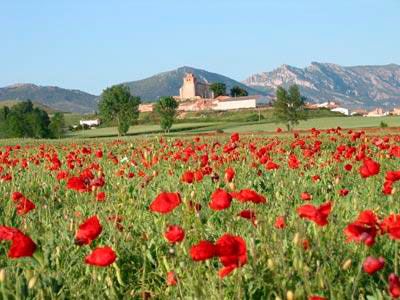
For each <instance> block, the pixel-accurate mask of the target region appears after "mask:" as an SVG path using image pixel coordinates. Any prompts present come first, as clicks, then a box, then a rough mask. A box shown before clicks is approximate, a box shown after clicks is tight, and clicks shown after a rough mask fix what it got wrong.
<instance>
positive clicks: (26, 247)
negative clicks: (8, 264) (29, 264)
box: [0, 226, 36, 258]
mask: <svg viewBox="0 0 400 300" xmlns="http://www.w3.org/2000/svg"><path fill="white" fill-rule="evenodd" d="M2 240H6V241H11V247H10V249H9V251H8V254H7V255H8V257H9V258H20V257H31V256H32V255H33V253H34V252H35V251H36V244H35V243H34V242H33V241H32V240H31V238H30V237H28V236H26V235H25V234H23V233H22V232H21V231H19V230H18V229H16V228H13V227H7V226H0V241H2Z"/></svg>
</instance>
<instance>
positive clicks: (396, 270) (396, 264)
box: [394, 241, 399, 274]
mask: <svg viewBox="0 0 400 300" xmlns="http://www.w3.org/2000/svg"><path fill="white" fill-rule="evenodd" d="M395 242H396V245H395V247H394V273H395V274H399V273H398V264H399V243H398V242H397V241H395Z"/></svg>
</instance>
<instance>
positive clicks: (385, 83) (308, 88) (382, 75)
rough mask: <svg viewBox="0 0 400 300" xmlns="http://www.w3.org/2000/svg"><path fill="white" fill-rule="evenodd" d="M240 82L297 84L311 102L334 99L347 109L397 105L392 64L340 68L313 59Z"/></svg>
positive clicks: (399, 79) (397, 72)
mask: <svg viewBox="0 0 400 300" xmlns="http://www.w3.org/2000/svg"><path fill="white" fill-rule="evenodd" d="M243 83H245V84H246V85H248V86H250V87H256V88H265V89H267V90H273V91H274V90H276V88H277V87H278V86H280V85H283V86H285V87H287V86H289V85H291V84H297V85H299V86H300V88H301V91H302V94H303V95H304V96H306V97H307V98H308V99H309V100H311V101H312V102H317V103H319V102H325V101H336V102H339V103H341V104H342V105H343V106H347V107H349V108H373V107H384V108H385V107H387V108H392V107H395V106H400V66H399V65H396V64H389V65H383V66H354V67H343V66H340V65H336V64H328V63H317V62H313V63H311V65H310V66H308V67H305V68H302V69H301V68H296V67H292V66H288V65H283V66H281V67H279V68H277V69H275V70H273V71H271V72H264V73H260V74H255V75H252V76H250V77H249V78H247V79H246V80H244V81H243Z"/></svg>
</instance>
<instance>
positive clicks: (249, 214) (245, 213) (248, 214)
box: [238, 209, 257, 226]
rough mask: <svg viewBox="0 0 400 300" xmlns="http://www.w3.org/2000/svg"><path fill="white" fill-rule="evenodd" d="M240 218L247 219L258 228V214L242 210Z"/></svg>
mask: <svg viewBox="0 0 400 300" xmlns="http://www.w3.org/2000/svg"><path fill="white" fill-rule="evenodd" d="M238 216H239V217H242V218H244V219H247V220H249V221H251V222H252V223H253V225H254V226H257V218H256V213H255V212H254V211H252V210H250V209H245V210H242V211H241V212H240V213H239V214H238Z"/></svg>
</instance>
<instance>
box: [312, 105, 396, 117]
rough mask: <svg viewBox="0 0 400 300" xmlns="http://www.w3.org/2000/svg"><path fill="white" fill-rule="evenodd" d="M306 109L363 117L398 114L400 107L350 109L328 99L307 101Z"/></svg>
mask: <svg viewBox="0 0 400 300" xmlns="http://www.w3.org/2000/svg"><path fill="white" fill-rule="evenodd" d="M306 107H307V108H308V109H320V108H326V109H329V110H330V111H333V112H338V113H341V114H343V115H346V116H355V115H357V116H363V117H384V116H389V115H394V116H400V108H394V109H393V110H392V111H388V110H384V109H383V108H375V109H373V110H371V111H367V110H365V109H355V110H352V111H351V110H350V109H348V108H346V107H342V106H340V105H339V103H337V102H334V101H328V102H324V103H316V104H314V103H307V105H306Z"/></svg>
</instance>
